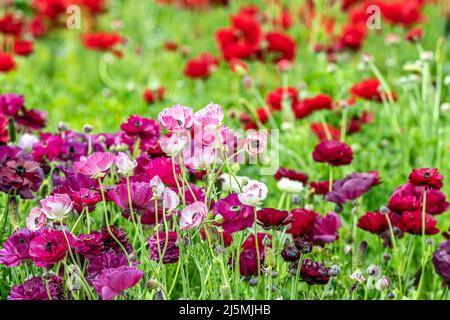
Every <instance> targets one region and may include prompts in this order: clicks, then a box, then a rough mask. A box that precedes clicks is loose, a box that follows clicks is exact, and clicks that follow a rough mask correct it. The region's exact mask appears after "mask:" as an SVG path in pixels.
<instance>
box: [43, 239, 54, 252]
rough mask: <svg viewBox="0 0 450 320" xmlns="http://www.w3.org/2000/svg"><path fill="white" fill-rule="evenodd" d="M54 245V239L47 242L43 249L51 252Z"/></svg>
mask: <svg viewBox="0 0 450 320" xmlns="http://www.w3.org/2000/svg"><path fill="white" fill-rule="evenodd" d="M55 246H56V242H55V241H54V240H52V241H50V242H47V247H46V248H45V251H47V252H53V247H55Z"/></svg>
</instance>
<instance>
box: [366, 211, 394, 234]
mask: <svg viewBox="0 0 450 320" xmlns="http://www.w3.org/2000/svg"><path fill="white" fill-rule="evenodd" d="M358 227H359V228H361V229H363V230H366V231H369V232H370V233H374V234H381V233H383V232H384V231H386V230H388V229H389V223H388V220H387V218H386V215H385V214H382V213H381V212H379V211H376V212H366V213H365V214H364V215H363V216H361V217H360V218H359V221H358Z"/></svg>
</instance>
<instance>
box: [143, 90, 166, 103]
mask: <svg viewBox="0 0 450 320" xmlns="http://www.w3.org/2000/svg"><path fill="white" fill-rule="evenodd" d="M165 92H166V88H164V87H158V88H157V89H155V90H152V89H145V90H144V92H143V93H142V98H143V99H144V101H145V102H146V103H147V104H153V103H155V102H156V101H162V100H164V94H165Z"/></svg>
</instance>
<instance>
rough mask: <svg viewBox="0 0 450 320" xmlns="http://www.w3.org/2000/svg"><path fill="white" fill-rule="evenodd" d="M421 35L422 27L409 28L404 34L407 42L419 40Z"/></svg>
mask: <svg viewBox="0 0 450 320" xmlns="http://www.w3.org/2000/svg"><path fill="white" fill-rule="evenodd" d="M422 37H423V30H422V28H414V29H411V30H410V31H409V32H408V33H407V34H406V37H405V39H406V41H408V42H413V43H414V42H419V41H420V40H421V39H422Z"/></svg>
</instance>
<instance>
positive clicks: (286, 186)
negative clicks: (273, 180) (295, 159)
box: [277, 178, 304, 193]
mask: <svg viewBox="0 0 450 320" xmlns="http://www.w3.org/2000/svg"><path fill="white" fill-rule="evenodd" d="M277 186H278V189H280V190H281V191H284V192H288V193H300V192H302V190H303V189H304V186H303V183H301V182H299V181H294V180H291V179H288V178H281V179H280V180H279V181H278V182H277Z"/></svg>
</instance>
